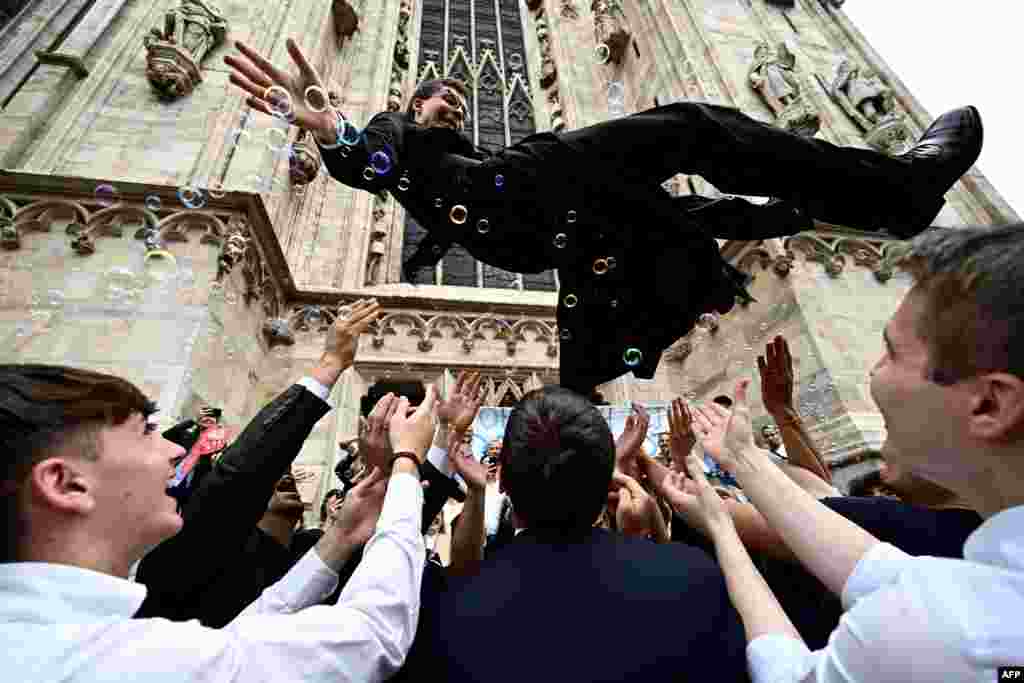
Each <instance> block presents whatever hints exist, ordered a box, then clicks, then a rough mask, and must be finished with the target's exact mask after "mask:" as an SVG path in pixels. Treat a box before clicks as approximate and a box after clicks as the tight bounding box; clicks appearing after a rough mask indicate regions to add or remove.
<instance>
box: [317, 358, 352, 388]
mask: <svg viewBox="0 0 1024 683" xmlns="http://www.w3.org/2000/svg"><path fill="white" fill-rule="evenodd" d="M346 369H348V365H347V364H346V363H345V362H344V361H343V360H342V359H341V358H339V357H338V356H336V355H334V354H333V353H326V352H325V353H324V354H323V355H322V356H320V362H318V363H317V364H316V366H314V367H313V370H312V371H311V372H310V373H309V374H310V376H311V377H312V378H313V379H315V380H316V381H318V382H320V384H323V385H324V386H325V387H328V388H331V387H333V386H334V385H335V384H337V383H338V378H339V377H341V373H343V372H344V371H345V370H346Z"/></svg>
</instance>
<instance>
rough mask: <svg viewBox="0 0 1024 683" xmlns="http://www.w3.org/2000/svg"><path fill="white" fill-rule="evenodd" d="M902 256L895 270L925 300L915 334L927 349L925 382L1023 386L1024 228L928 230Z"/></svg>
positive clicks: (906, 247)
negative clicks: (997, 378) (1007, 379)
mask: <svg viewBox="0 0 1024 683" xmlns="http://www.w3.org/2000/svg"><path fill="white" fill-rule="evenodd" d="M902 249H903V251H902V253H900V254H899V255H898V259H897V264H898V265H899V266H900V267H901V268H903V269H904V270H906V271H907V272H909V273H910V274H911V275H912V276H913V278H914V280H915V281H916V285H917V286H916V287H915V289H916V290H919V291H920V292H921V293H922V294H923V295H924V297H925V310H924V314H923V315H922V316H921V317H920V319H919V320H918V321H917V325H916V330H915V332H916V333H917V335H918V336H919V337H920V338H921V339H922V340H923V341H924V342H925V345H926V346H927V347H928V366H929V367H928V375H927V377H928V379H930V380H931V381H933V382H935V383H937V384H943V385H949V384H955V383H956V382H959V381H960V380H963V379H967V378H969V377H973V376H975V375H978V374H982V373H985V372H999V371H1002V372H1008V373H1011V374H1013V375H1016V376H1017V377H1021V378H1024V223H1016V224H1013V225H1005V226H1001V227H997V228H987V227H970V228H957V229H955V230H948V229H947V230H928V231H925V232H923V233H921V234H920V235H918V236H917V237H916V238H914V239H913V240H912V241H911V242H910V243H909V244H907V245H906V246H905V247H903V248H902Z"/></svg>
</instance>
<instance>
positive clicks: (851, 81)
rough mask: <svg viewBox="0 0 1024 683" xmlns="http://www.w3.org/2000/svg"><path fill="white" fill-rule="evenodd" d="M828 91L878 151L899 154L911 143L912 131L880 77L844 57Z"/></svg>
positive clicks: (888, 88) (889, 89)
mask: <svg viewBox="0 0 1024 683" xmlns="http://www.w3.org/2000/svg"><path fill="white" fill-rule="evenodd" d="M827 91H828V94H829V95H830V96H831V97H832V99H833V100H835V101H836V103H837V104H839V106H840V107H841V108H842V110H843V111H844V112H846V114H847V116H849V117H850V118H851V119H853V122H854V123H856V124H857V126H858V127H859V128H860V129H861V130H862V131H864V140H865V141H866V142H867V143H868V144H869V145H871V146H872V147H874V148H875V149H877V150H878V151H880V152H884V153H886V154H900V153H902V152H904V151H905V150H906V148H907V147H908V146H909V145H910V144H911V142H912V137H911V133H910V129H909V128H908V127H907V124H906V121H905V120H904V118H903V117H902V116H900V115H899V113H898V112H897V111H896V100H895V97H894V96H893V92H892V88H890V87H889V86H887V85H886V84H885V83H883V82H882V79H881V78H880V77H879V76H878V75H877V74H875V73H873V72H871V71H869V70H867V69H862V68H861V67H860V66H859V65H857V64H856V63H854V62H851V61H850V60H849V59H846V58H844V59H843V60H842V61H841V62H839V65H838V66H837V67H836V70H835V74H834V75H833V77H832V83H831V85H830V86H829V87H828V88H827Z"/></svg>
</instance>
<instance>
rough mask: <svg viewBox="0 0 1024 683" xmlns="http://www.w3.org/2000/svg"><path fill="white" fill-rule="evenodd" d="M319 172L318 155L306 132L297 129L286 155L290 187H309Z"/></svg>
mask: <svg viewBox="0 0 1024 683" xmlns="http://www.w3.org/2000/svg"><path fill="white" fill-rule="evenodd" d="M319 172H320V153H319V152H317V149H316V144H315V143H314V142H313V140H312V135H310V134H309V132H308V131H306V130H303V129H301V128H300V129H299V135H298V137H297V138H296V139H295V143H294V144H293V145H292V149H291V153H290V154H289V155H288V178H289V179H290V180H291V181H292V185H298V186H302V185H309V184H310V183H311V182H313V181H314V180H316V176H317V174H318V173H319Z"/></svg>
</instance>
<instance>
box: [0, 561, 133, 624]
mask: <svg viewBox="0 0 1024 683" xmlns="http://www.w3.org/2000/svg"><path fill="white" fill-rule="evenodd" d="M0 596H2V597H0V614H2V615H3V616H4V618H3V619H0V621H7V620H10V621H21V622H34V623H54V622H81V621H95V620H96V619H97V618H98V619H109V618H111V617H124V618H131V617H132V616H134V614H135V613H136V612H137V611H138V610H139V607H140V606H142V601H143V600H145V599H146V587H145V586H143V585H142V584H138V583H135V582H133V581H128V580H127V579H120V578H118V577H116V576H111V575H109V574H104V573H102V572H97V571H93V570H91V569H82V568H81V567H73V566H71V565H66V564H53V563H50V562H9V563H4V564H0Z"/></svg>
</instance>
